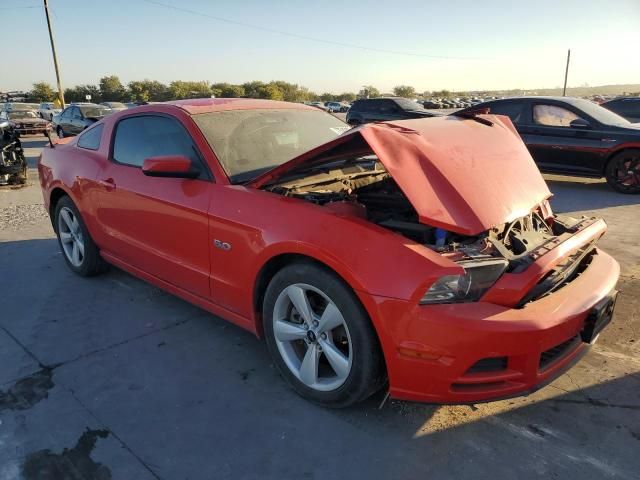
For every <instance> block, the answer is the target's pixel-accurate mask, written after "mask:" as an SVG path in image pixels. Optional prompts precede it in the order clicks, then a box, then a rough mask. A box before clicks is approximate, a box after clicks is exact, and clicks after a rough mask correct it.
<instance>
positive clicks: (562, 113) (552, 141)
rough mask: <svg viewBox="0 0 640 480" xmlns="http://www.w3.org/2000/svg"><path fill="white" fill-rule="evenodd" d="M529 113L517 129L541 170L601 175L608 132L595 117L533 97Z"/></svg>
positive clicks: (567, 106)
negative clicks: (602, 128) (604, 145)
mask: <svg viewBox="0 0 640 480" xmlns="http://www.w3.org/2000/svg"><path fill="white" fill-rule="evenodd" d="M528 113H529V114H530V115H529V114H527V115H526V118H525V121H524V122H523V123H521V124H520V125H519V126H518V130H519V131H520V133H521V135H522V139H523V140H524V142H525V143H526V144H527V148H528V149H529V151H530V152H531V156H532V157H533V159H534V160H535V162H536V163H537V164H538V167H539V168H540V170H542V171H545V172H552V173H553V172H555V173H567V174H577V175H594V176H595V175H597V176H599V175H601V173H602V164H603V161H604V151H605V149H604V148H603V142H602V139H603V138H604V137H605V136H606V134H605V132H603V131H602V130H601V128H600V125H599V124H598V123H597V122H596V121H595V120H593V119H591V118H589V117H587V116H586V115H585V114H584V113H582V112H580V111H579V110H578V109H576V108H574V107H572V106H571V105H569V104H566V103H562V104H558V103H552V102H548V101H544V100H540V101H532V102H531V103H530V110H529V112H528ZM573 122H575V123H573ZM576 124H581V126H575V125H576Z"/></svg>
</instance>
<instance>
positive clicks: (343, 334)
mask: <svg viewBox="0 0 640 480" xmlns="http://www.w3.org/2000/svg"><path fill="white" fill-rule="evenodd" d="M263 318H264V330H265V336H266V340H267V345H268V348H269V352H270V353H271V356H272V358H273V360H274V363H275V364H276V366H277V368H278V370H279V371H280V373H281V375H282V376H283V377H284V378H285V379H286V380H287V381H288V382H289V383H290V384H291V386H292V387H293V388H294V389H295V390H296V392H297V393H298V394H300V395H301V396H303V397H305V398H307V399H309V400H311V401H313V402H315V403H318V404H320V405H323V406H328V407H334V408H339V407H346V406H349V405H352V404H354V403H357V402H360V401H362V400H364V399H365V398H367V397H368V396H370V395H371V394H373V393H374V392H375V391H377V390H378V389H379V388H380V387H381V386H382V385H383V383H384V380H385V376H384V365H383V360H382V354H381V351H380V347H379V344H378V339H377V337H376V334H375V332H374V330H373V327H372V325H371V322H370V320H369V318H368V317H367V315H366V313H365V312H364V310H363V308H362V306H361V305H360V304H359V303H358V301H357V299H356V298H355V297H354V295H353V293H352V292H351V291H350V289H349V288H348V287H347V286H346V285H344V283H343V282H342V281H341V280H340V279H338V278H337V277H336V276H335V275H333V274H332V273H330V272H328V271H327V270H325V269H323V268H321V267H318V266H316V265H313V264H307V263H299V264H292V265H289V266H287V267H285V268H283V269H282V270H281V271H280V272H278V273H277V274H276V275H275V276H274V277H273V279H272V280H271V282H270V283H269V286H268V287H267V291H266V295H265V300H264V306H263Z"/></svg>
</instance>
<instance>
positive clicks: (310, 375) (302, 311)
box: [273, 283, 353, 391]
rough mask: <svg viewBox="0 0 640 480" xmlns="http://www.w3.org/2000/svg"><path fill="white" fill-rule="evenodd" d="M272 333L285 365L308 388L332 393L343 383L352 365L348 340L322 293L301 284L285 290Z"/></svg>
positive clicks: (341, 321)
mask: <svg viewBox="0 0 640 480" xmlns="http://www.w3.org/2000/svg"><path fill="white" fill-rule="evenodd" d="M273 333H274V336H275V340H276V345H277V347H278V351H279V353H280V355H281V357H282V359H283V360H284V363H285V364H286V365H287V367H288V368H289V370H290V371H291V372H292V373H293V375H295V377H296V378H298V379H299V380H300V381H301V382H302V383H304V384H305V385H306V386H307V387H309V388H312V389H314V390H318V391H331V390H335V389H337V388H339V387H340V386H341V385H342V384H344V382H345V381H346V379H347V377H348V376H349V373H350V371H351V367H352V363H353V352H352V347H351V337H350V335H349V329H348V327H347V324H346V322H345V320H344V317H343V316H342V313H341V312H340V310H339V308H338V307H337V306H336V304H335V303H334V302H333V301H332V300H331V299H330V298H329V297H328V296H327V295H326V294H325V293H324V292H322V291H321V290H319V289H318V288H316V287H313V286H311V285H307V284H304V283H296V284H293V285H290V286H288V287H287V288H285V289H284V290H283V291H282V292H281V293H280V295H278V298H277V299H276V302H275V305H274V309H273Z"/></svg>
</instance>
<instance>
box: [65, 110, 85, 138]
mask: <svg viewBox="0 0 640 480" xmlns="http://www.w3.org/2000/svg"><path fill="white" fill-rule="evenodd" d="M84 128H85V123H84V115H83V114H82V110H81V109H80V107H73V112H72V114H71V126H70V127H69V129H70V130H71V133H72V134H73V135H78V134H79V133H80V132H82V131H83V130H84Z"/></svg>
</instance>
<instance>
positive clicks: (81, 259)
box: [53, 196, 106, 277]
mask: <svg viewBox="0 0 640 480" xmlns="http://www.w3.org/2000/svg"><path fill="white" fill-rule="evenodd" d="M53 218H54V222H53V224H54V229H55V232H56V235H57V236H58V245H59V246H60V250H61V251H62V256H63V257H64V260H65V262H66V263H67V266H68V267H69V268H70V269H71V270H72V271H74V272H75V273H77V274H78V275H80V276H82V277H91V276H93V275H97V274H99V273H102V272H103V271H104V270H106V263H105V261H104V260H103V259H102V257H100V251H99V249H98V247H97V245H96V244H95V243H94V241H93V239H92V238H91V235H89V231H88V230H87V227H86V225H85V223H84V221H83V220H82V216H81V215H80V212H79V211H78V208H77V207H76V206H75V204H74V203H73V201H72V200H71V199H70V198H69V197H67V196H64V197H62V198H60V200H58V203H57V204H56V209H55V213H54V217H53ZM78 242H79V243H80V244H81V245H82V246H80V245H79V243H78ZM76 251H77V252H78V255H77V257H76V253H75V252H76Z"/></svg>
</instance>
